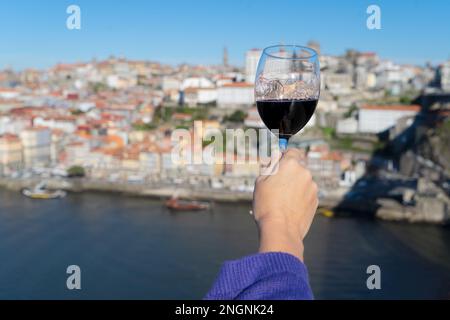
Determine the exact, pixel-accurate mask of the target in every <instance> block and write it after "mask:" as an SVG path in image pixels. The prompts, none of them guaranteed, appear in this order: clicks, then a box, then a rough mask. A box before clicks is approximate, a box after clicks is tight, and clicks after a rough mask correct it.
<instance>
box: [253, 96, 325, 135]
mask: <svg viewBox="0 0 450 320" xmlns="http://www.w3.org/2000/svg"><path fill="white" fill-rule="evenodd" d="M317 101H318V100H317V99H315V100H287V99H282V100H261V101H256V106H257V108H258V112H259V115H260V116H261V119H262V121H263V122H264V124H265V125H266V126H267V128H269V129H270V130H274V129H277V130H279V138H284V139H289V138H290V137H291V136H292V135H294V134H296V133H297V132H299V131H300V130H301V129H302V128H303V127H304V126H305V125H306V124H307V123H308V121H309V119H311V117H312V115H313V113H314V110H316V105H317Z"/></svg>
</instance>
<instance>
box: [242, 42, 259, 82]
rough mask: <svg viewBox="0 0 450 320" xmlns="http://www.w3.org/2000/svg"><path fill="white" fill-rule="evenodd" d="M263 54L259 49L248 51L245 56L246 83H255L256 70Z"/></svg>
mask: <svg viewBox="0 0 450 320" xmlns="http://www.w3.org/2000/svg"><path fill="white" fill-rule="evenodd" d="M261 53H262V51H261V50H259V49H252V50H249V51H247V53H246V55H245V81H247V82H249V83H255V78H256V69H257V68H258V62H259V58H260V57H261Z"/></svg>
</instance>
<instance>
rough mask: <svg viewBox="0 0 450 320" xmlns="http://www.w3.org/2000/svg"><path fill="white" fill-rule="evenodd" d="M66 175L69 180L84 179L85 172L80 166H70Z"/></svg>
mask: <svg viewBox="0 0 450 320" xmlns="http://www.w3.org/2000/svg"><path fill="white" fill-rule="evenodd" d="M67 175H68V176H69V177H70V178H76V177H84V176H85V175H86V172H85V170H84V168H83V167H82V166H72V167H70V168H69V169H68V170H67Z"/></svg>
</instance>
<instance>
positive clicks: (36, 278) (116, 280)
mask: <svg viewBox="0 0 450 320" xmlns="http://www.w3.org/2000/svg"><path fill="white" fill-rule="evenodd" d="M248 209H249V207H248V205H245V204H242V205H236V204H232V205H216V206H215V208H214V212H213V213H205V212H196V213H170V212H168V211H167V210H166V209H165V208H164V207H163V206H162V204H161V202H159V201H155V200H149V199H143V198H136V197H128V196H119V195H111V194H69V196H68V197H67V198H65V199H61V200H55V201H36V200H30V199H27V198H24V197H23V196H21V195H20V194H18V193H16V192H10V191H4V190H0V298H3V299H48V298H53V299H75V298H84V299H198V298H202V297H203V295H204V294H205V292H206V291H207V290H208V289H209V287H210V285H211V283H212V281H213V279H214V278H215V276H216V274H217V272H218V270H219V268H220V265H221V263H222V262H223V261H224V260H226V259H234V258H238V257H240V256H243V255H246V254H250V253H253V252H255V250H256V248H257V234H256V229H255V225H254V223H253V221H252V218H251V216H250V215H249V214H248ZM305 247H306V252H305V254H306V257H305V259H306V263H307V265H308V268H309V272H310V278H311V285H312V287H313V291H314V294H315V296H316V298H338V299H339V298H450V230H449V229H444V228H440V227H434V226H414V225H401V224H393V223H382V222H375V221H368V220H357V219H327V218H323V217H317V218H316V220H315V222H314V225H313V227H312V229H311V231H310V235H309V236H308V239H307V241H306V244H305ZM72 264H76V265H79V266H80V267H81V270H82V271H81V272H82V273H81V276H82V281H81V285H82V290H80V291H77V290H74V291H69V290H67V289H66V279H67V276H68V275H67V274H66V268H67V266H69V265H72ZM371 264H377V265H379V266H380V267H381V272H382V278H381V285H382V289H381V290H379V291H369V290H368V289H367V288H366V278H367V275H366V273H365V272H366V268H367V266H368V265H371Z"/></svg>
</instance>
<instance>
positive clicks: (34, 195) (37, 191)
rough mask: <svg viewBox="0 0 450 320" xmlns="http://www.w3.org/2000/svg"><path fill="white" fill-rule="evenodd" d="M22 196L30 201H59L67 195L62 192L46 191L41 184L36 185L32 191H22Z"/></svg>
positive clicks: (44, 185)
mask: <svg viewBox="0 0 450 320" xmlns="http://www.w3.org/2000/svg"><path fill="white" fill-rule="evenodd" d="M22 194H23V195H24V196H26V197H28V198H31V199H44V200H47V199H59V198H64V197H65V196H66V195H67V193H66V192H65V191H62V190H56V191H50V190H47V189H46V184H45V182H41V183H39V184H38V185H36V186H35V187H34V188H33V189H31V190H30V189H24V190H22Z"/></svg>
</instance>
